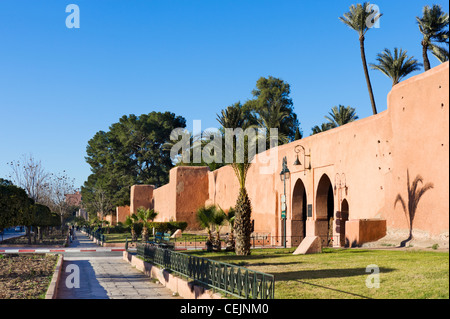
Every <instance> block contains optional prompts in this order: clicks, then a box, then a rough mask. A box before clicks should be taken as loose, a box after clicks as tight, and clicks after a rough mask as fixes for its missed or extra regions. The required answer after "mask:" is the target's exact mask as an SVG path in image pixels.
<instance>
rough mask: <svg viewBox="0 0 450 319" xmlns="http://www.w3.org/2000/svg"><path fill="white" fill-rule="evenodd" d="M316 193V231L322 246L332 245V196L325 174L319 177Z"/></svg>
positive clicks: (329, 182) (330, 186)
mask: <svg viewBox="0 0 450 319" xmlns="http://www.w3.org/2000/svg"><path fill="white" fill-rule="evenodd" d="M316 194H317V195H316V227H317V230H316V233H317V236H319V237H320V238H321V239H322V246H323V247H328V246H333V221H334V196H333V187H332V185H331V180H330V178H329V177H328V176H327V175H326V174H323V175H322V177H321V178H320V180H319V184H318V186H317V192H316Z"/></svg>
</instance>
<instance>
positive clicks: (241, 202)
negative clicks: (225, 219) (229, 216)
mask: <svg viewBox="0 0 450 319" xmlns="http://www.w3.org/2000/svg"><path fill="white" fill-rule="evenodd" d="M251 213H252V209H251V203H250V199H249V198H248V194H247V190H246V189H245V187H244V188H241V190H240V192H239V197H238V200H237V203H236V219H235V221H234V229H235V230H236V242H235V243H236V246H235V251H236V255H238V256H248V255H250V247H251V243H250V236H251V233H252V222H251Z"/></svg>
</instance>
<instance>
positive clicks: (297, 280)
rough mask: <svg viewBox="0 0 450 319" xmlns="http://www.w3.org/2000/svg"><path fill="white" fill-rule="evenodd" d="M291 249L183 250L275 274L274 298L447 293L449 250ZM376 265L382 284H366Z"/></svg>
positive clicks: (416, 296)
mask: <svg viewBox="0 0 450 319" xmlns="http://www.w3.org/2000/svg"><path fill="white" fill-rule="evenodd" d="M293 251H294V248H292V249H255V250H252V255H251V256H248V257H243V256H236V255H235V254H234V253H227V252H221V253H206V252H198V251H195V252H187V253H191V254H195V255H197V256H201V257H205V258H209V259H214V260H219V261H222V262H226V263H232V264H236V265H239V266H244V267H247V268H250V269H253V270H257V271H261V272H265V273H269V274H273V275H274V276H275V282H276V283H275V298H277V299H291V298H294V299H301V298H307V299H316V298H317V299H332V298H339V299H344V298H345V299H347V298H383V299H409V298H414V299H422V298H449V254H448V252H430V251H417V250H415V251H412V250H411V251H403V250H362V249H324V251H323V253H321V254H311V255H295V256H294V255H292V252H293ZM369 265H377V266H378V267H379V269H380V276H379V279H380V287H379V288H368V287H367V286H366V280H367V278H368V276H369V275H371V274H370V273H366V267H367V266H369Z"/></svg>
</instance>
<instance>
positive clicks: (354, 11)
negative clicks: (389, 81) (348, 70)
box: [339, 2, 382, 114]
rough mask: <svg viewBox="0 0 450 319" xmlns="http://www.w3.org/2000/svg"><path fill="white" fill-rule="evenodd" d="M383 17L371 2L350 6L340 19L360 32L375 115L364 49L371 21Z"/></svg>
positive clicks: (360, 43) (373, 109) (368, 86)
mask: <svg viewBox="0 0 450 319" xmlns="http://www.w3.org/2000/svg"><path fill="white" fill-rule="evenodd" d="M381 16H382V14H381V13H378V12H376V11H375V10H374V9H373V8H372V6H371V5H370V3H369V2H364V3H363V4H357V5H356V6H355V5H351V6H350V11H349V12H347V13H344V15H343V17H339V20H341V21H342V22H343V23H344V24H346V25H347V26H348V27H350V28H351V29H353V30H355V31H356V32H358V35H359V46H360V50H361V60H362V63H363V68H364V75H365V76H366V82H367V88H368V90H369V96H370V102H371V104H372V111H373V114H377V107H376V105H375V98H374V95H373V91H372V84H371V83H370V77H369V70H368V69H367V62H366V53H365V49H364V40H365V35H366V33H367V31H368V30H369V28H370V27H369V23H368V22H370V19H372V22H376V21H378V19H380V17H381Z"/></svg>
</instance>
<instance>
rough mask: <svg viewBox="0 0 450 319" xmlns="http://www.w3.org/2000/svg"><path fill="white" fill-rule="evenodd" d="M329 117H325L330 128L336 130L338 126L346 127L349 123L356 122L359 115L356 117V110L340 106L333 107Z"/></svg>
mask: <svg viewBox="0 0 450 319" xmlns="http://www.w3.org/2000/svg"><path fill="white" fill-rule="evenodd" d="M328 114H329V115H327V116H325V118H326V119H327V120H328V124H329V126H330V128H335V127H338V126H342V125H345V124H347V123H350V122H353V121H356V120H357V119H358V115H356V110H355V109H354V108H353V107H350V106H347V107H345V106H343V105H339V107H337V106H333V107H332V108H331V112H328Z"/></svg>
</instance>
